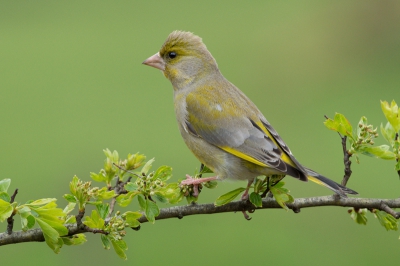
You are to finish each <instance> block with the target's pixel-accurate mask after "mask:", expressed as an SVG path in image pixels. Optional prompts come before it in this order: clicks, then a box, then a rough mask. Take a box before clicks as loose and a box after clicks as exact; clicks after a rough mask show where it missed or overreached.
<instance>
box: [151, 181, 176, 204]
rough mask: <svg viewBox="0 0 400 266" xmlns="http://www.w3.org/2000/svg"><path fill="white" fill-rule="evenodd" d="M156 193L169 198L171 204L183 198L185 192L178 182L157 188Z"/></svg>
mask: <svg viewBox="0 0 400 266" xmlns="http://www.w3.org/2000/svg"><path fill="white" fill-rule="evenodd" d="M155 193H156V194H159V195H162V196H163V197H165V198H167V199H168V202H169V203H171V204H174V203H178V202H180V201H181V200H182V199H183V193H182V192H181V188H180V187H179V184H178V183H171V184H168V185H167V186H166V187H162V188H159V189H157V190H156V191H155Z"/></svg>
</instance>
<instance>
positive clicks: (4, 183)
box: [0, 178, 11, 192]
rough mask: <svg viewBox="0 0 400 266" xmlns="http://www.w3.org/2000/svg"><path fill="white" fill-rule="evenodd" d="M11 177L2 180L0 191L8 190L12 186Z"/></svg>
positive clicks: (0, 181)
mask: <svg viewBox="0 0 400 266" xmlns="http://www.w3.org/2000/svg"><path fill="white" fill-rule="evenodd" d="M10 184H11V179H9V178H5V179H3V180H0V192H7V190H8V188H9V187H10Z"/></svg>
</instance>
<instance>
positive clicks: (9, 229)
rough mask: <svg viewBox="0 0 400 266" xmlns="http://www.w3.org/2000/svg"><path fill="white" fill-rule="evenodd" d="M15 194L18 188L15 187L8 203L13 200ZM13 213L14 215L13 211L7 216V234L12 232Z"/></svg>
mask: <svg viewBox="0 0 400 266" xmlns="http://www.w3.org/2000/svg"><path fill="white" fill-rule="evenodd" d="M17 194H18V188H17V189H15V191H14V193H13V194H12V196H11V199H10V203H13V202H14V200H15V197H16V196H17ZM14 215H15V211H14V212H13V213H12V214H11V216H10V217H8V218H7V234H9V235H11V234H12V231H13V228H14Z"/></svg>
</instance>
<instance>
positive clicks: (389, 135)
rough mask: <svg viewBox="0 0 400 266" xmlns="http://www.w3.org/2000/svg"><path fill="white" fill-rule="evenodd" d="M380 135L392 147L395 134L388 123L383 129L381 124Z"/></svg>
mask: <svg viewBox="0 0 400 266" xmlns="http://www.w3.org/2000/svg"><path fill="white" fill-rule="evenodd" d="M381 134H382V136H383V137H384V138H385V139H386V140H387V141H388V142H389V143H390V144H391V145H392V146H393V142H394V138H395V136H396V132H395V131H394V129H393V127H392V125H391V124H390V123H389V122H387V123H386V126H385V127H383V125H382V124H381Z"/></svg>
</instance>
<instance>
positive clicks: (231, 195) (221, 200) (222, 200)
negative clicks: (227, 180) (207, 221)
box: [214, 187, 246, 206]
mask: <svg viewBox="0 0 400 266" xmlns="http://www.w3.org/2000/svg"><path fill="white" fill-rule="evenodd" d="M245 190H246V188H244V187H240V188H237V189H235V190H232V191H230V192H228V193H225V194H223V195H221V196H219V197H218V198H217V200H216V201H215V202H214V205H215V206H222V205H225V204H227V203H229V202H231V201H233V200H234V199H235V198H236V197H237V196H238V195H239V194H240V193H242V192H243V191H245Z"/></svg>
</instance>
